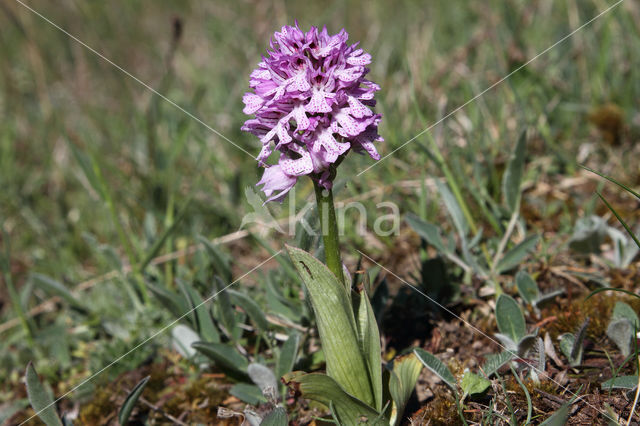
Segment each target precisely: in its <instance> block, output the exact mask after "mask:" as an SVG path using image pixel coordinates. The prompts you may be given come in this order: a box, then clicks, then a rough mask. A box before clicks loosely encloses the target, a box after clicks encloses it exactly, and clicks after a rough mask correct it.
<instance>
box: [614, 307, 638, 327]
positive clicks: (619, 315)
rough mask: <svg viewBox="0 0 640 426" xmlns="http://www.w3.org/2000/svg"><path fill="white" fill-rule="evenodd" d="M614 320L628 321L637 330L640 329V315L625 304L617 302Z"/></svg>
mask: <svg viewBox="0 0 640 426" xmlns="http://www.w3.org/2000/svg"><path fill="white" fill-rule="evenodd" d="M611 319H612V320H615V321H617V320H621V319H627V320H629V322H630V323H631V325H632V326H633V327H635V328H640V320H638V314H636V311H634V310H633V308H632V307H631V306H629V305H628V304H626V303H624V302H620V301H618V302H616V304H615V306H614V307H613V314H612V315H611Z"/></svg>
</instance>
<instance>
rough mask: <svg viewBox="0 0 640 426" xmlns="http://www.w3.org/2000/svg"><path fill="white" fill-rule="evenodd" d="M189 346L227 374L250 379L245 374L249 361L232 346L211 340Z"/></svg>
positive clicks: (241, 378)
mask: <svg viewBox="0 0 640 426" xmlns="http://www.w3.org/2000/svg"><path fill="white" fill-rule="evenodd" d="M191 347H192V348H194V349H196V350H198V351H199V352H201V353H203V354H204V355H206V356H207V357H208V358H210V359H211V360H212V361H213V362H214V363H215V364H216V366H217V367H218V368H220V370H222V372H223V373H224V374H226V375H227V376H229V377H231V378H234V379H236V380H240V381H247V382H248V381H249V380H250V378H249V375H248V374H247V367H249V362H248V361H247V359H246V358H245V357H243V356H242V355H240V354H239V353H238V352H237V351H236V350H235V349H234V348H233V347H231V346H229V345H225V344H223V343H211V342H196V343H194V344H192V345H191Z"/></svg>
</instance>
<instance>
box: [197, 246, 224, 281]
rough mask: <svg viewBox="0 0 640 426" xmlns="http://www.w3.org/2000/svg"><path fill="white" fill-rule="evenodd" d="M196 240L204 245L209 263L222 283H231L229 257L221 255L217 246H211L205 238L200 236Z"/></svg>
mask: <svg viewBox="0 0 640 426" xmlns="http://www.w3.org/2000/svg"><path fill="white" fill-rule="evenodd" d="M198 240H199V241H200V242H201V243H202V244H203V245H204V247H205V248H206V250H207V253H208V254H209V257H210V258H211V263H212V264H213V268H214V270H215V273H216V274H218V275H219V276H220V277H222V280H223V281H224V282H227V283H229V282H231V281H232V273H231V262H230V260H229V256H227V255H226V254H225V253H223V252H222V251H221V250H220V247H218V245H216V244H213V243H212V242H211V241H209V240H208V239H207V238H205V237H203V236H202V235H201V236H199V237H198Z"/></svg>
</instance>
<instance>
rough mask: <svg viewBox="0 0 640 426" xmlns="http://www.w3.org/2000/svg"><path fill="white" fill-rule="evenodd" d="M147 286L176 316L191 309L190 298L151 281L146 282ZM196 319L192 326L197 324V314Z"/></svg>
mask: <svg viewBox="0 0 640 426" xmlns="http://www.w3.org/2000/svg"><path fill="white" fill-rule="evenodd" d="M146 286H147V288H148V289H149V290H151V293H153V295H154V296H156V297H157V298H158V300H160V303H161V304H162V306H164V307H165V308H166V309H167V310H169V312H171V313H172V314H173V315H174V316H175V317H181V316H182V315H184V313H185V312H188V311H189V309H191V305H190V298H189V299H187V298H185V297H180V295H179V294H176V293H174V292H173V291H169V290H167V289H165V288H163V287H160V286H157V285H153V284H151V283H149V282H146ZM193 318H194V320H193V321H192V324H191V325H192V326H194V327H195V326H196V325H197V324H196V320H195V316H193Z"/></svg>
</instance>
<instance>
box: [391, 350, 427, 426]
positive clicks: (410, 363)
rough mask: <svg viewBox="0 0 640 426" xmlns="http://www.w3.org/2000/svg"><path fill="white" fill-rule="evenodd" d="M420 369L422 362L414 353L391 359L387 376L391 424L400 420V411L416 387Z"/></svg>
mask: <svg viewBox="0 0 640 426" xmlns="http://www.w3.org/2000/svg"><path fill="white" fill-rule="evenodd" d="M421 371H422V362H421V361H420V360H419V359H418V358H417V357H416V355H415V354H414V353H411V354H409V355H405V356H401V357H397V358H396V359H394V360H393V369H392V370H391V371H390V378H389V393H390V394H391V398H392V399H393V405H392V408H391V424H393V425H398V424H400V422H401V421H402V413H403V412H404V408H405V406H406V405H407V401H409V398H410V397H411V394H412V393H413V390H414V389H415V387H416V382H417V381H418V377H420V372H421Z"/></svg>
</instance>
